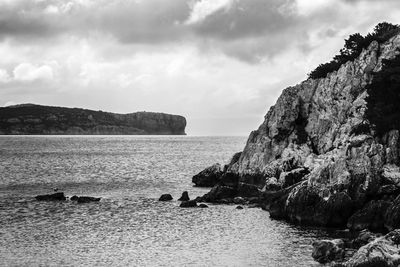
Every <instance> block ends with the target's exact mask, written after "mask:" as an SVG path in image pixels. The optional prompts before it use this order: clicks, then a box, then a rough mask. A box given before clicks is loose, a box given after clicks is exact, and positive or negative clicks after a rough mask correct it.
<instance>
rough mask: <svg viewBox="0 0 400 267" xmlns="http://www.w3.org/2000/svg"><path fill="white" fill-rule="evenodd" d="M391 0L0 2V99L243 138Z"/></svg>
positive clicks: (393, 5) (392, 12)
mask: <svg viewBox="0 0 400 267" xmlns="http://www.w3.org/2000/svg"><path fill="white" fill-rule="evenodd" d="M382 21H387V22H391V23H393V24H400V1H398V0H313V1H311V0H0V106H8V105H14V104H21V103H35V104H42V105H52V106H65V107H80V108H88V109H94V110H103V111H110V112H117V113H131V112H135V111H155V112H164V113H171V114H179V115H183V116H185V117H186V119H187V128H186V132H187V133H188V134H189V135H248V134H249V132H250V131H252V130H255V129H257V128H258V126H259V125H260V123H261V122H262V121H263V119H264V115H265V114H266V112H267V111H268V109H269V108H270V107H271V105H273V104H274V103H275V101H276V99H277V98H278V96H279V95H280V93H281V91H282V90H283V89H284V88H285V87H287V86H291V85H295V84H297V83H299V82H301V81H302V80H304V79H306V77H307V73H309V72H310V71H311V70H312V69H314V68H315V67H316V66H318V65H319V64H320V63H324V62H326V61H329V60H330V59H331V58H332V57H333V56H334V55H335V54H336V53H337V52H338V51H339V49H340V48H341V47H342V46H343V44H344V39H345V38H347V37H348V35H350V34H352V33H356V32H359V33H361V34H363V35H364V34H366V33H367V32H370V31H372V29H373V27H374V26H375V25H376V24H377V23H379V22H382Z"/></svg>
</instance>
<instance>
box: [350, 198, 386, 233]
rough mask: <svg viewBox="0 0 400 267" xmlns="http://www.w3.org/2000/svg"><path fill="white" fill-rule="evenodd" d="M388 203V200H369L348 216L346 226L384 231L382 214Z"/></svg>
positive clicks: (357, 229) (353, 228)
mask: <svg viewBox="0 0 400 267" xmlns="http://www.w3.org/2000/svg"><path fill="white" fill-rule="evenodd" d="M389 205H390V202H387V201H383V200H377V201H376V200H372V201H370V202H369V203H367V204H366V205H365V206H364V207H363V208H362V209H360V210H358V211H357V212H356V213H354V214H353V215H352V216H351V217H350V218H349V220H348V222H347V227H348V228H349V229H350V230H355V231H360V230H364V229H369V230H371V231H384V230H385V229H384V216H385V213H386V210H387V209H388V207H389Z"/></svg>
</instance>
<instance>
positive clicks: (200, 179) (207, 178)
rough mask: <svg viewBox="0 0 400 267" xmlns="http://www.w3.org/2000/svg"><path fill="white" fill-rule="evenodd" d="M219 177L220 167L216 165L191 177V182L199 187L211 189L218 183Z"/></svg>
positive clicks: (220, 173)
mask: <svg viewBox="0 0 400 267" xmlns="http://www.w3.org/2000/svg"><path fill="white" fill-rule="evenodd" d="M221 175H222V169H221V165H220V164H219V163H216V164H214V165H212V166H210V167H208V168H206V169H205V170H203V171H201V172H199V173H198V174H196V175H195V176H193V178H192V182H193V183H194V184H195V185H196V186H199V187H212V186H214V185H216V184H217V183H218V182H219V180H220V179H221Z"/></svg>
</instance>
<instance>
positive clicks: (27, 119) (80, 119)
mask: <svg viewBox="0 0 400 267" xmlns="http://www.w3.org/2000/svg"><path fill="white" fill-rule="evenodd" d="M185 127H186V119H185V117H183V116H179V115H171V114H164V113H155V112H135V113H129V114H117V113H110V112H104V111H94V110H88V109H82V108H65V107H53V106H42V105H35V104H21V105H14V106H7V107H0V135H114V134H115V135H146V134H149V135H185V134H186V133H185Z"/></svg>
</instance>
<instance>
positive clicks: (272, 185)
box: [265, 177, 282, 191]
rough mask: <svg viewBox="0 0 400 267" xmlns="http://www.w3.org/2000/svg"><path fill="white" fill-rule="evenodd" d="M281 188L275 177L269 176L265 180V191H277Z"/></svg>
mask: <svg viewBox="0 0 400 267" xmlns="http://www.w3.org/2000/svg"><path fill="white" fill-rule="evenodd" d="M281 189H282V184H280V183H279V182H278V179H276V178H275V177H270V178H268V179H267V181H266V182H265V190H266V191H278V190H281Z"/></svg>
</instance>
